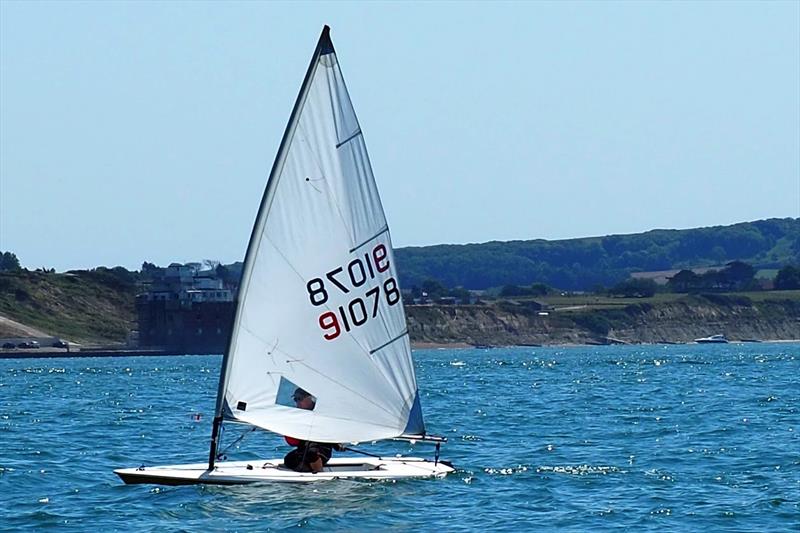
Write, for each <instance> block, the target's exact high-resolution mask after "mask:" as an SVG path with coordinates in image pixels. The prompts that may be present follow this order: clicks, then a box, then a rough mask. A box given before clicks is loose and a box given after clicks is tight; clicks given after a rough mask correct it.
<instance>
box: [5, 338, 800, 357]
mask: <svg viewBox="0 0 800 533" xmlns="http://www.w3.org/2000/svg"><path fill="white" fill-rule="evenodd" d="M795 343H798V344H800V339H768V340H758V341H752V340H749V341H743V340H731V341H729V342H728V343H727V344H734V345H735V344H795ZM659 345H661V346H670V345H680V346H691V345H699V343H696V342H639V343H625V344H622V343H608V344H600V343H553V344H541V345H539V344H502V345H501V344H498V345H478V346H475V345H472V344H468V343H465V342H453V343H442V342H412V343H411V349H412V350H491V349H503V348H580V347H590V346H659ZM183 355H222V354H221V353H212V352H208V353H203V352H194V353H175V351H174V350H164V349H135V348H124V349H114V348H97V349H87V350H77V351H76V350H73V351H67V350H65V349H63V348H62V349H55V348H54V349H49V348H48V349H36V350H0V360H2V359H57V358H66V359H76V358H80V357H155V356H183Z"/></svg>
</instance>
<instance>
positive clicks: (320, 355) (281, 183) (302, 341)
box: [217, 27, 424, 442]
mask: <svg viewBox="0 0 800 533" xmlns="http://www.w3.org/2000/svg"><path fill="white" fill-rule="evenodd" d="M400 332H402V333H400ZM279 346H280V347H279ZM375 346H377V347H378V348H372V347H375ZM378 352H380V353H378ZM279 354H285V356H280V355H279ZM297 389H303V390H304V391H307V392H308V393H310V394H311V395H312V396H314V397H315V399H316V403H315V405H314V408H313V410H303V409H299V408H297V407H296V406H295V405H294V403H293V402H292V400H291V396H292V394H293V393H294V392H295V390H297ZM217 416H218V417H224V418H225V419H232V420H235V421H238V422H244V423H248V424H251V425H254V426H258V427H261V428H264V429H267V430H269V431H274V432H276V433H280V434H283V435H290V436H293V437H295V438H301V439H305V440H312V441H318V442H351V441H365V440H374V439H383V438H392V437H396V436H398V435H401V434H403V433H404V432H408V430H409V428H411V429H412V430H413V431H414V432H418V431H420V428H423V430H424V427H423V426H422V414H421V408H420V407H419V395H418V392H417V385H416V378H415V375H414V368H413V363H412V360H411V349H410V343H409V339H408V335H407V325H406V322H405V315H404V311H403V305H402V298H401V295H400V288H399V284H398V280H397V271H396V267H395V262H394V253H393V250H392V243H391V236H390V233H389V228H388V225H387V223H386V218H385V215H384V212H383V207H382V206H381V202H380V197H379V195H378V190H377V187H376V184H375V180H374V176H373V173H372V166H371V164H370V162H369V157H368V155H367V150H366V144H365V142H364V134H363V132H362V130H361V127H360V125H359V122H358V119H357V117H356V115H355V111H354V109H353V105H352V102H351V101H350V97H349V94H348V91H347V88H346V86H345V83H344V79H343V77H342V74H341V69H340V66H339V61H338V59H337V57H336V52H335V51H334V48H333V44H332V43H331V41H330V37H329V35H328V30H327V27H326V28H325V29H324V30H323V33H322V35H321V36H320V39H319V41H318V44H317V48H316V50H315V52H314V55H313V56H312V60H311V63H310V65H309V68H308V70H307V72H306V76H305V78H304V81H303V84H302V86H301V89H300V93H299V94H298V97H297V100H296V102H295V107H294V109H293V111H292V114H291V116H290V119H289V123H288V124H287V127H286V131H285V133H284V137H283V139H282V141H281V145H280V148H279V150H278V154H277V156H276V159H275V163H274V164H273V168H272V171H271V173H270V177H269V180H268V182H267V186H266V189H265V192H264V196H263V198H262V201H261V205H260V207H259V213H258V215H257V217H256V223H255V225H254V228H253V233H252V235H251V239H250V243H249V245H248V251H247V254H246V257H245V265H244V268H243V274H242V281H241V285H240V294H239V296H238V298H237V308H236V315H235V320H234V327H233V332H232V334H231V339H230V343H229V347H228V350H227V351H226V354H225V357H224V361H223V370H222V375H221V378H220V387H219V395H218V398H217Z"/></svg>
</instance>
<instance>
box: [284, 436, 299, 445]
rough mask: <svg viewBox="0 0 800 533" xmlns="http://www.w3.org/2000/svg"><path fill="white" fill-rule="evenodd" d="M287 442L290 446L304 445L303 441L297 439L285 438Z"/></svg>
mask: <svg viewBox="0 0 800 533" xmlns="http://www.w3.org/2000/svg"><path fill="white" fill-rule="evenodd" d="M283 438H284V439H285V440H286V444H288V445H289V446H300V445H301V444H303V441H301V440H300V439H295V438H294V437H283Z"/></svg>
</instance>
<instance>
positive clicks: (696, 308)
mask: <svg viewBox="0 0 800 533" xmlns="http://www.w3.org/2000/svg"><path fill="white" fill-rule="evenodd" d="M407 315H408V326H409V331H410V334H411V339H412V341H414V342H418V343H441V344H451V343H468V344H487V345H513V344H593V343H609V342H626V343H659V342H690V341H692V340H693V339H695V338H698V337H705V336H708V335H712V334H717V333H721V334H724V335H725V336H726V337H728V339H730V340H748V339H759V340H790V339H800V303H798V302H797V301H793V300H780V299H776V300H764V301H761V302H752V301H750V300H749V299H747V298H741V297H738V298H737V297H726V296H716V295H709V296H689V297H686V298H685V299H682V300H679V301H676V302H669V303H661V304H645V303H643V304H633V305H627V306H624V307H622V308H618V309H594V310H569V311H549V312H548V314H546V315H543V314H540V313H539V312H536V311H532V310H529V309H526V308H524V307H522V306H514V305H510V304H508V303H506V304H503V303H500V304H497V305H486V306H409V307H408V308H407Z"/></svg>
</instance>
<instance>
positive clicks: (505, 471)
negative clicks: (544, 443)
mask: <svg viewBox="0 0 800 533" xmlns="http://www.w3.org/2000/svg"><path fill="white" fill-rule="evenodd" d="M483 471H484V472H486V473H487V474H489V475H490V476H498V475H499V476H511V475H514V474H521V473H523V472H527V471H528V467H527V466H525V465H517V466H512V467H509V468H484V469H483Z"/></svg>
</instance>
